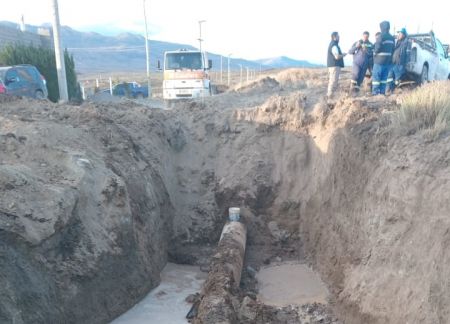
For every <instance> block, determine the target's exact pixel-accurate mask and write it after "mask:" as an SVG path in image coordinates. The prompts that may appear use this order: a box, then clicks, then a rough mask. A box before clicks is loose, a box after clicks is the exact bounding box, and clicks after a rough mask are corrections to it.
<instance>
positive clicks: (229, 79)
mask: <svg viewBox="0 0 450 324" xmlns="http://www.w3.org/2000/svg"><path fill="white" fill-rule="evenodd" d="M231 55H232V54H228V86H230V84H231V71H230V56H231Z"/></svg>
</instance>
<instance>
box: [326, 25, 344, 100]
mask: <svg viewBox="0 0 450 324" xmlns="http://www.w3.org/2000/svg"><path fill="white" fill-rule="evenodd" d="M339 39H340V37H339V33H338V32H333V33H332V34H331V42H330V45H329V46H328V53H327V66H328V78H329V79H328V92H327V97H328V98H331V97H332V96H333V94H334V92H335V91H336V89H337V87H338V82H339V75H340V74H341V68H343V67H344V56H345V55H346V54H343V53H342V51H341V48H340V47H339Z"/></svg>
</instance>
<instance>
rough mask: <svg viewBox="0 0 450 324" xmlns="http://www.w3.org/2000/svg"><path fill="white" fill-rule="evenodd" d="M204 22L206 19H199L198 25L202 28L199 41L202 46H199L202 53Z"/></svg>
mask: <svg viewBox="0 0 450 324" xmlns="http://www.w3.org/2000/svg"><path fill="white" fill-rule="evenodd" d="M204 22H206V20H199V21H198V26H199V28H200V37H199V38H198V42H199V43H200V47H199V49H200V53H201V52H202V42H203V39H202V24H203V23H204Z"/></svg>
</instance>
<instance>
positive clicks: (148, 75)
mask: <svg viewBox="0 0 450 324" xmlns="http://www.w3.org/2000/svg"><path fill="white" fill-rule="evenodd" d="M143 2H144V21H145V59H146V62H147V86H148V97H149V98H151V97H152V82H151V81H150V44H149V43H150V42H149V40H148V25H147V11H146V5H145V0H143Z"/></svg>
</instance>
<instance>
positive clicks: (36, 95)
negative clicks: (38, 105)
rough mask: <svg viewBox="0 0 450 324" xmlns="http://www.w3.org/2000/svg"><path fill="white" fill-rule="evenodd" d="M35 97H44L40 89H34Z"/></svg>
mask: <svg viewBox="0 0 450 324" xmlns="http://www.w3.org/2000/svg"><path fill="white" fill-rule="evenodd" d="M35 97H36V99H39V100H43V99H45V96H44V93H43V92H42V91H41V90H36V93H35Z"/></svg>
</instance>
